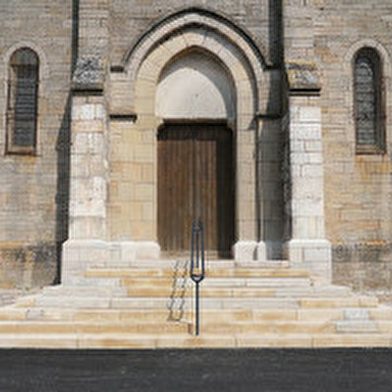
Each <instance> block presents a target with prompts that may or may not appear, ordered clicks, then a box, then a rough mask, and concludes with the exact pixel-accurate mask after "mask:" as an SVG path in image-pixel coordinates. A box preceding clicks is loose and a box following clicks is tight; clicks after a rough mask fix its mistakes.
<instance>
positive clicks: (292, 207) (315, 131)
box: [285, 64, 331, 283]
mask: <svg viewBox="0 0 392 392" xmlns="http://www.w3.org/2000/svg"><path fill="white" fill-rule="evenodd" d="M288 79H289V82H290V88H291V96H290V101H289V115H288V124H287V129H288V133H289V135H288V144H289V165H290V167H289V171H290V180H289V181H290V199H289V201H288V203H289V205H288V208H287V211H288V213H289V217H288V218H289V219H290V220H291V222H290V223H291V233H290V240H289V241H288V242H287V243H286V244H285V253H286V257H287V258H288V259H289V261H290V262H291V263H292V265H293V266H296V267H303V268H308V269H309V270H310V271H311V272H312V274H313V275H314V277H315V278H317V280H318V281H320V282H324V283H326V282H329V281H330V280H331V245H330V243H329V241H327V240H326V238H325V212H324V174H323V171H324V168H323V152H322V145H323V142H322V126H321V124H322V122H321V108H320V106H319V97H318V90H319V88H318V85H319V82H318V75H317V71H316V69H315V68H314V67H313V66H312V65H310V64H306V65H304V64H296V65H293V64H290V65H289V67H288Z"/></svg>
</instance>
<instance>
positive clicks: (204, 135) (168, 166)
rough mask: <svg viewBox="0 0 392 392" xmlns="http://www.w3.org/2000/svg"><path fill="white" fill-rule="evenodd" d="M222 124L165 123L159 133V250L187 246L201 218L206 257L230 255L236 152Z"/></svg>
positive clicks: (173, 250)
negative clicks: (193, 224)
mask: <svg viewBox="0 0 392 392" xmlns="http://www.w3.org/2000/svg"><path fill="white" fill-rule="evenodd" d="M232 139H233V136H232V132H231V131H230V130H229V129H228V128H227V127H226V126H225V125H213V124H205V125H202V124H189V125H183V124H181V125H177V124H172V125H166V126H164V127H163V128H162V129H161V130H160V131H159V133H158V240H159V243H160V246H161V248H162V250H163V251H166V252H167V253H170V254H182V253H184V251H185V252H186V251H189V250H190V248H191V234H192V221H194V220H195V221H198V220H201V221H203V225H204V232H205V246H206V250H207V251H208V252H209V257H214V256H216V257H221V258H227V257H230V254H231V247H232V245H233V242H234V216H235V213H234V193H235V188H234V183H235V182H234V159H233V158H234V157H233V141H232Z"/></svg>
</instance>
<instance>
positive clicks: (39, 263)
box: [0, 0, 72, 287]
mask: <svg viewBox="0 0 392 392" xmlns="http://www.w3.org/2000/svg"><path fill="white" fill-rule="evenodd" d="M0 25H1V26H2V28H1V31H0V78H1V89H0V205H1V208H0V287H1V286H7V287H8V286H10V285H11V286H18V287H28V286H34V285H47V284H50V283H52V282H54V281H55V280H56V275H57V262H58V257H57V249H58V246H57V244H58V243H60V242H62V241H63V240H64V239H65V238H66V236H67V231H68V228H67V223H66V215H67V209H68V206H67V199H68V183H67V179H68V159H67V149H68V137H69V111H68V108H69V100H68V98H69V97H68V95H69V81H70V73H71V54H72V45H71V43H72V1H71V0H68V1H52V0H29V1H23V0H13V1H3V2H2V3H1V13H0ZM23 47H29V48H31V49H33V50H34V51H35V52H36V53H37V55H38V57H39V61H40V82H39V98H38V125H37V129H38V141H37V150H36V154H35V155H34V156H31V155H30V156H27V155H10V154H6V153H5V152H6V149H5V140H6V105H7V81H8V71H9V69H8V64H9V58H10V56H11V55H12V53H13V52H14V51H15V50H17V49H19V48H23Z"/></svg>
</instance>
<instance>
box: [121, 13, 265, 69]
mask: <svg viewBox="0 0 392 392" xmlns="http://www.w3.org/2000/svg"><path fill="white" fill-rule="evenodd" d="M189 27H198V28H202V29H209V30H212V31H215V32H216V33H218V34H220V35H221V36H222V37H224V38H225V39H226V41H227V42H231V43H232V44H233V45H235V46H237V47H238V48H239V49H240V50H241V51H243V53H244V55H245V56H246V57H247V59H248V60H249V62H250V63H251V65H252V68H253V69H254V72H255V74H257V73H258V70H259V68H265V59H264V56H263V55H262V53H260V51H259V50H258V48H257V47H256V46H255V45H253V43H252V41H251V39H250V38H249V36H248V35H247V34H246V33H245V32H243V31H241V30H239V29H238V27H236V26H235V25H234V24H232V23H231V22H230V21H228V20H227V19H225V18H223V17H221V16H218V15H216V14H214V13H212V12H209V11H206V10H201V9H190V10H188V11H187V10H184V11H181V12H178V13H176V14H174V15H171V16H169V17H167V18H165V19H163V20H162V21H160V22H158V23H157V24H156V25H155V26H154V27H152V28H151V29H150V30H149V31H148V32H147V33H146V34H145V35H144V36H143V37H142V38H141V39H140V40H139V41H138V42H137V44H136V45H135V46H134V47H133V48H132V49H131V50H130V51H129V52H128V53H127V55H126V56H125V59H124V66H125V68H126V69H128V70H129V69H130V68H131V67H132V66H133V67H136V68H137V65H138V64H139V65H140V63H141V62H142V61H143V60H144V58H145V57H146V55H147V54H148V52H149V51H151V50H152V49H153V47H154V46H156V45H160V44H161V43H162V41H164V40H167V39H168V37H170V36H172V35H174V34H176V33H177V32H179V31H182V30H185V29H186V28H189ZM261 49H262V50H263V49H264V48H261ZM263 51H264V52H266V51H265V50H263Z"/></svg>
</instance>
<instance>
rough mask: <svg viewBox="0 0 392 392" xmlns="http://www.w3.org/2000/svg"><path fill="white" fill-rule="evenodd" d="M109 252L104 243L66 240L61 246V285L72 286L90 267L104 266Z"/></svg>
mask: <svg viewBox="0 0 392 392" xmlns="http://www.w3.org/2000/svg"><path fill="white" fill-rule="evenodd" d="M109 256H110V250H109V246H108V243H107V242H106V241H100V240H68V241H66V242H65V243H64V245H63V257H62V262H61V283H63V284H65V285H67V284H73V283H74V282H75V280H78V279H80V278H81V277H82V276H83V273H84V271H85V270H86V268H88V267H90V266H104V265H105V262H106V261H107V260H108V259H109Z"/></svg>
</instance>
